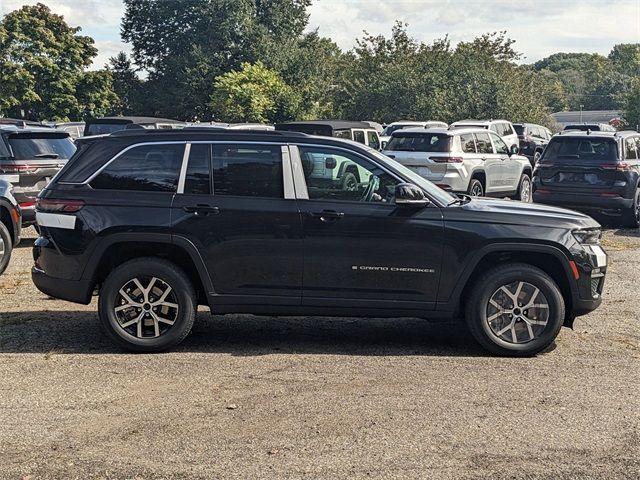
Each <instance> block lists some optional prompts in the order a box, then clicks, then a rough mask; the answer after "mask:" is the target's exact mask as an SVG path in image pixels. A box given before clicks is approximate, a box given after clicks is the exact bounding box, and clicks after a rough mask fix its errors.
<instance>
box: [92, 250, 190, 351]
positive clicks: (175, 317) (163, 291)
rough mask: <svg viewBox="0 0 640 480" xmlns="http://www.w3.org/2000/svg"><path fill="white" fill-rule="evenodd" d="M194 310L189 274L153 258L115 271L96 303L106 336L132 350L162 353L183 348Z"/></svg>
mask: <svg viewBox="0 0 640 480" xmlns="http://www.w3.org/2000/svg"><path fill="white" fill-rule="evenodd" d="M196 311H197V301H196V293H195V291H194V289H193V285H192V284H191V282H190V280H189V278H188V277H187V276H186V274H185V273H184V272H183V271H182V270H180V269H179V268H178V267H177V266H176V265H175V264H173V263H171V262H168V261H166V260H161V259H158V258H153V257H150V258H138V259H135V260H131V261H129V262H126V263H123V264H122V265H120V266H119V267H117V268H116V269H114V270H113V271H112V272H111V273H110V274H109V276H108V277H107V279H106V280H105V282H104V283H103V285H102V288H101V289H100V298H99V300H98V316H99V318H100V322H101V324H102V327H103V328H104V330H105V332H106V334H107V335H108V336H109V337H110V338H111V339H112V340H113V341H115V342H116V343H117V344H118V345H120V346H121V347H123V348H124V349H126V350H129V351H133V352H159V351H162V350H166V349H168V348H171V347H173V346H175V345H177V344H179V343H180V342H182V341H183V340H184V339H185V337H186V336H187V335H188V334H189V332H190V331H191V327H192V326H193V323H194V321H195V315H196Z"/></svg>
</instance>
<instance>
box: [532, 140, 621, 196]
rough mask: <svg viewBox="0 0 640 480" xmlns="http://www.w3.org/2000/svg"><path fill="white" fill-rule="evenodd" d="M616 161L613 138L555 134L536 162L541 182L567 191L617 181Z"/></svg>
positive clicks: (616, 149)
mask: <svg viewBox="0 0 640 480" xmlns="http://www.w3.org/2000/svg"><path fill="white" fill-rule="evenodd" d="M617 163H618V145H617V142H616V140H615V139H613V138H604V137H596V136H582V137H568V136H559V137H555V138H554V139H552V140H551V142H549V145H548V146H547V148H546V150H545V153H544V155H543V157H542V158H541V160H540V163H539V167H540V169H539V177H540V183H541V184H542V185H544V186H545V187H548V188H556V189H565V190H569V191H571V190H574V191H581V190H593V189H606V188H609V187H611V186H612V185H613V184H614V183H615V181H616V169H617Z"/></svg>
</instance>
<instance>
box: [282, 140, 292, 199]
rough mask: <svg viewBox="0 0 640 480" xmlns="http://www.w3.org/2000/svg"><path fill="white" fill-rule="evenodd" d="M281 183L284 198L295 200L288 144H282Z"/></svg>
mask: <svg viewBox="0 0 640 480" xmlns="http://www.w3.org/2000/svg"><path fill="white" fill-rule="evenodd" d="M281 152H282V183H283V185H284V199H285V200H295V199H296V189H295V185H294V181H293V171H292V167H291V155H290V153H289V146H288V145H282V146H281Z"/></svg>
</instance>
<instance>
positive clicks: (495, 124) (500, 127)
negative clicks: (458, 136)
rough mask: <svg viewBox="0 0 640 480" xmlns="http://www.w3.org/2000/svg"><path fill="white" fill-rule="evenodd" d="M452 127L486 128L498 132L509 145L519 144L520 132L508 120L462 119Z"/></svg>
mask: <svg viewBox="0 0 640 480" xmlns="http://www.w3.org/2000/svg"><path fill="white" fill-rule="evenodd" d="M451 127H452V128H484V129H486V130H490V131H492V132H495V133H497V134H498V135H499V136H500V138H502V140H504V143H506V144H507V147H509V148H511V146H512V145H516V146H517V145H519V144H520V140H519V139H518V134H517V133H516V131H515V129H514V128H513V124H512V123H511V122H509V121H508V120H460V121H459V122H454V123H452V124H451Z"/></svg>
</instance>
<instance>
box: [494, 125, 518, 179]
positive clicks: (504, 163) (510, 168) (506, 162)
mask: <svg viewBox="0 0 640 480" xmlns="http://www.w3.org/2000/svg"><path fill="white" fill-rule="evenodd" d="M491 140H492V141H493V148H494V149H495V152H496V154H497V155H499V156H500V160H501V167H500V170H501V171H500V178H501V182H500V186H501V187H502V188H501V190H505V191H513V190H515V189H517V188H518V184H519V182H520V169H521V168H522V167H521V164H520V162H519V161H518V160H517V158H518V156H517V155H514V156H513V157H511V156H510V155H509V147H508V146H507V144H506V143H505V142H504V141H503V140H502V138H500V137H499V136H498V135H496V134H495V133H493V132H491Z"/></svg>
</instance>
